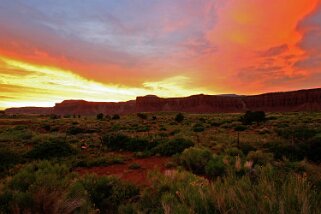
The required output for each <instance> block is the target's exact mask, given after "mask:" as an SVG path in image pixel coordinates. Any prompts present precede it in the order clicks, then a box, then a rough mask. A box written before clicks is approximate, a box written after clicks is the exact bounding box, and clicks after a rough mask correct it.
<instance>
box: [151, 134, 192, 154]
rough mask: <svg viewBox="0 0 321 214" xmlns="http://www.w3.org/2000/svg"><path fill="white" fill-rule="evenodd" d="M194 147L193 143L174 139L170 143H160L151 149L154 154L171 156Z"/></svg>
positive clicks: (182, 139)
mask: <svg viewBox="0 0 321 214" xmlns="http://www.w3.org/2000/svg"><path fill="white" fill-rule="evenodd" d="M192 146H194V143H193V142H192V141H190V140H187V139H184V138H176V139H173V140H170V141H166V142H162V143H160V144H159V145H157V146H156V147H155V148H153V149H152V152H153V153H154V154H160V155H163V156H171V155H174V154H177V153H181V152H183V151H184V150H185V149H186V148H189V147H192Z"/></svg>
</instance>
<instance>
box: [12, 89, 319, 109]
mask: <svg viewBox="0 0 321 214" xmlns="http://www.w3.org/2000/svg"><path fill="white" fill-rule="evenodd" d="M246 110H262V111H266V112H286V111H321V88H318V89H308V90H300V91H291V92H278V93H267V94H261V95H254V96H235V95H233V96H230V95H226V96H221V95H203V94H201V95H193V96H190V97H183V98H160V97H157V96H154V95H148V96H144V97H137V98H136V100H132V101H127V102H119V103H111V102H87V101H84V100H67V101H63V102H62V103H58V104H56V105H55V106H54V107H53V108H29V107H27V108H12V109H7V110H6V114H33V113H36V114H50V113H54V114H59V115H66V114H76V115H78V114H80V115H95V114H98V113H104V114H110V115H111V114H130V113H135V112H159V111H176V112H178V111H179V112H190V113H214V112H244V111H246Z"/></svg>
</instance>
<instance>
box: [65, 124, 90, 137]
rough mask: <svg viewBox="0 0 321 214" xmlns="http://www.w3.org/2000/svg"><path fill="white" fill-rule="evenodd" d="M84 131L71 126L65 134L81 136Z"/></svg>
mask: <svg viewBox="0 0 321 214" xmlns="http://www.w3.org/2000/svg"><path fill="white" fill-rule="evenodd" d="M85 132H86V130H84V129H82V128H80V127H78V126H71V127H70V128H69V129H68V130H67V134H69V135H77V134H81V133H85Z"/></svg>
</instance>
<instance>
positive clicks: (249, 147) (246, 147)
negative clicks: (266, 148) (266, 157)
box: [239, 143, 256, 155]
mask: <svg viewBox="0 0 321 214" xmlns="http://www.w3.org/2000/svg"><path fill="white" fill-rule="evenodd" d="M239 149H240V150H241V151H242V152H243V154H244V155H247V154H248V153H249V152H250V151H255V150H256V148H255V147H254V146H252V145H250V144H248V143H240V145H239Z"/></svg>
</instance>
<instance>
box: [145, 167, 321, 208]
mask: <svg viewBox="0 0 321 214" xmlns="http://www.w3.org/2000/svg"><path fill="white" fill-rule="evenodd" d="M152 179H153V181H154V182H153V187H152V188H150V189H149V190H147V191H146V192H145V194H144V195H143V198H142V202H141V204H140V211H141V212H144V213H149V212H152V213H153V212H164V213H318V211H320V210H321V204H320V200H319V198H320V193H319V192H317V191H316V190H314V189H313V187H312V186H311V184H310V183H309V182H308V181H307V179H306V177H304V176H299V175H295V174H293V175H292V174H291V175H284V174H280V173H279V172H277V171H276V170H275V169H273V168H272V167H271V166H266V167H264V168H262V169H260V170H259V171H258V173H257V177H256V179H255V180H253V179H251V177H250V176H249V175H245V176H243V177H241V178H239V177H236V176H235V175H234V174H233V173H231V172H229V174H228V175H227V176H225V177H223V178H218V179H216V180H214V181H213V182H209V181H207V180H206V179H204V178H201V177H197V176H195V175H193V174H191V173H189V172H176V173H171V174H170V176H162V175H159V174H154V175H152Z"/></svg>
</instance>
